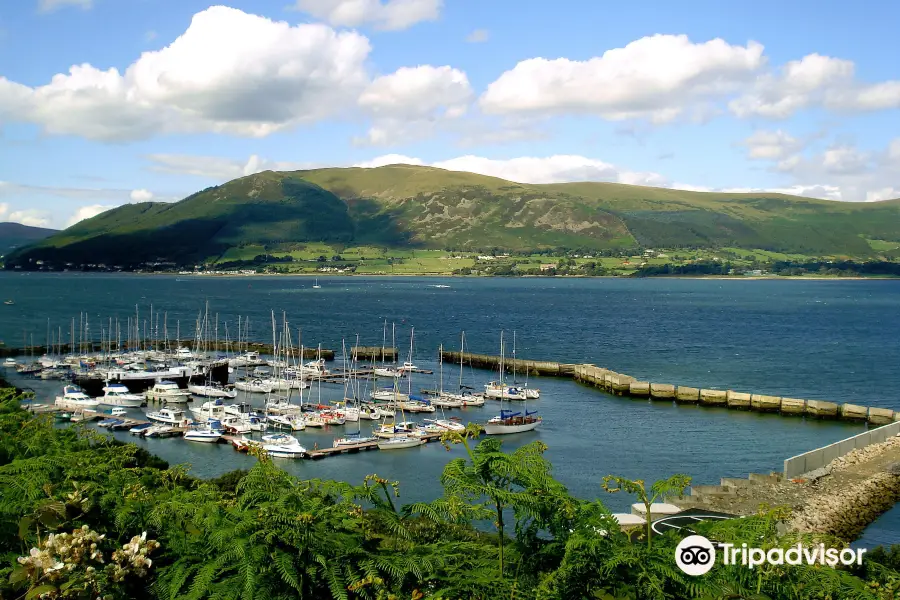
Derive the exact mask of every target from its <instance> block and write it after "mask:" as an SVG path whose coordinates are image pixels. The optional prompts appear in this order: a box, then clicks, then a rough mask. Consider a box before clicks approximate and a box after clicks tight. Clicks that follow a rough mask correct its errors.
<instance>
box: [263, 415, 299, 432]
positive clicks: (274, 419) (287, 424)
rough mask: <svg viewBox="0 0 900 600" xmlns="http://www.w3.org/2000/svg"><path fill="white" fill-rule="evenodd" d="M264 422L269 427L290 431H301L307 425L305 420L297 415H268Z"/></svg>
mask: <svg viewBox="0 0 900 600" xmlns="http://www.w3.org/2000/svg"><path fill="white" fill-rule="evenodd" d="M266 421H267V422H268V424H269V426H270V427H273V428H275V429H290V430H291V431H303V430H304V429H306V425H307V421H306V419H304V418H303V417H300V416H297V415H268V416H267V417H266Z"/></svg>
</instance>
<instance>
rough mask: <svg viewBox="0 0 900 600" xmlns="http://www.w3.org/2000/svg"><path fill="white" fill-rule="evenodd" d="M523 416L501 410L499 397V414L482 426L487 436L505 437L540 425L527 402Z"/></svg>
mask: <svg viewBox="0 0 900 600" xmlns="http://www.w3.org/2000/svg"><path fill="white" fill-rule="evenodd" d="M502 386H503V332H502V331H501V332H500V387H501V388H502ZM523 408H524V409H525V411H524V414H523V413H522V412H514V411H511V410H504V409H503V397H502V396H501V397H500V414H499V415H497V416H496V417H493V418H492V419H490V420H489V421H488V422H487V423H486V424H485V426H484V432H485V433H486V434H487V435H507V434H511V433H522V432H525V431H533V430H534V429H536V428H537V427H538V425H540V424H541V422H542V419H541V417H538V416H535V415H536V414H537V411H529V410H528V405H527V401H526V404H525V406H524V407H523Z"/></svg>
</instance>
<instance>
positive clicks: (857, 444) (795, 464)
mask: <svg viewBox="0 0 900 600" xmlns="http://www.w3.org/2000/svg"><path fill="white" fill-rule="evenodd" d="M898 433H900V421H898V422H896V423H891V424H890V425H884V426H882V427H878V428H876V429H870V430H869V431H866V432H865V433H860V434H859V435H854V436H853V437H850V438H847V439H846V440H841V441H840V442H835V443H834V444H829V445H828V446H823V447H822V448H816V449H815V450H810V451H809V452H805V453H803V454H798V455H797V456H793V457H791V458H789V459H787V460H786V461H784V476H785V477H786V478H788V479H793V478H795V477H799V476H800V475H803V474H804V473H809V472H810V471H815V470H816V469H821V468H822V467H824V466H825V465H827V464H828V463H830V462H831V461H833V460H834V459H835V458H837V457H839V456H844V455H845V454H847V453H848V452H850V451H851V450H855V449H856V448H865V447H866V446H870V445H872V444H879V443H881V442H883V441H885V440H887V439H888V438H889V437H892V436H895V435H897V434H898Z"/></svg>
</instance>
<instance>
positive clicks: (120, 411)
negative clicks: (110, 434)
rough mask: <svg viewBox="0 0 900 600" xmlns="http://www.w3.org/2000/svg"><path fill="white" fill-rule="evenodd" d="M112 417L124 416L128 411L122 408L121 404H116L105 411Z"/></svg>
mask: <svg viewBox="0 0 900 600" xmlns="http://www.w3.org/2000/svg"><path fill="white" fill-rule="evenodd" d="M107 414H109V415H110V416H112V417H124V416H125V415H127V414H128V411H127V410H125V409H124V408H122V407H121V406H117V407H115V408H113V409H111V410H109V411H108V412H107Z"/></svg>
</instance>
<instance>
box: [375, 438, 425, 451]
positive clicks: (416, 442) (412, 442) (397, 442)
mask: <svg viewBox="0 0 900 600" xmlns="http://www.w3.org/2000/svg"><path fill="white" fill-rule="evenodd" d="M424 443H425V440H423V439H420V438H394V439H392V440H387V441H380V442H378V449H379V450H402V449H404V448H415V447H416V446H421V445H422V444H424Z"/></svg>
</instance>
